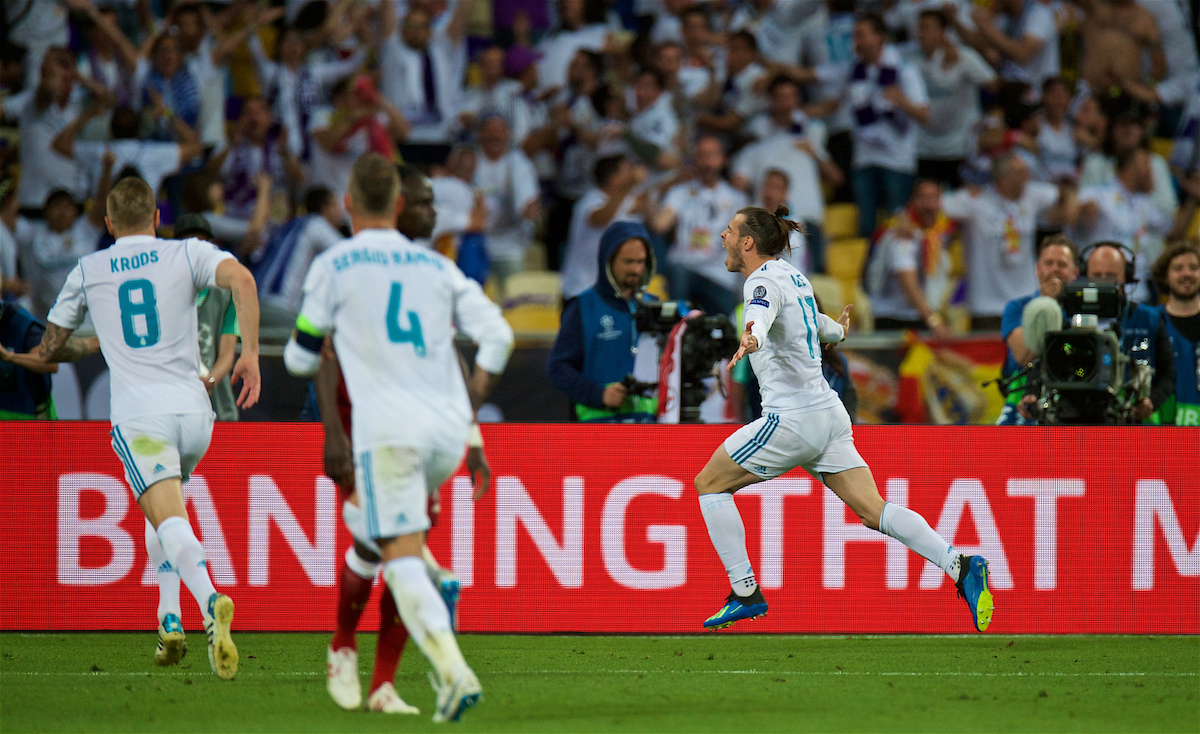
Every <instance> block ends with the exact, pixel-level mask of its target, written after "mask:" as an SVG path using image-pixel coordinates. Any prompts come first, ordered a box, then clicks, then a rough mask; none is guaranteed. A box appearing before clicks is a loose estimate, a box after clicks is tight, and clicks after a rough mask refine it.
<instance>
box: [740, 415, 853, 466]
mask: <svg viewBox="0 0 1200 734" xmlns="http://www.w3.org/2000/svg"><path fill="white" fill-rule="evenodd" d="M725 451H727V452H728V453H729V458H731V459H733V460H734V462H735V463H737V464H738V465H739V466H741V467H742V468H743V469H745V470H746V471H748V472H750V473H751V474H754V475H755V476H758V477H762V478H763V479H772V478H774V477H777V476H779V475H781V474H786V473H787V472H789V471H791V470H792V469H795V468H796V467H801V468H803V469H804V470H805V471H807V472H808V473H809V474H811V475H813V476H814V477H816V478H817V479H818V480H820V479H821V475H822V474H837V473H838V472H843V471H846V470H847V469H855V468H857V467H860V466H866V465H867V462H865V461H863V459H862V457H861V456H859V455H858V449H856V448H854V434H853V429H852V426H851V423H850V415H849V414H848V413H846V409H845V408H844V407H843V406H842V405H841V403H838V404H837V405H835V406H832V407H829V408H821V409H819V410H810V411H803V412H799V413H765V414H763V417H762V418H759V419H758V420H756V421H754V422H753V423H747V424H746V425H744V426H742V427H741V428H739V429H738V430H736V431H734V433H733V435H731V436H730V437H729V438H727V439H725Z"/></svg>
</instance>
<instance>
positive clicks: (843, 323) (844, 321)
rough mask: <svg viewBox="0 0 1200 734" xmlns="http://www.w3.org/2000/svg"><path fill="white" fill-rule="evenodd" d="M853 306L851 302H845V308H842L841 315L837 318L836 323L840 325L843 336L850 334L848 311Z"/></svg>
mask: <svg viewBox="0 0 1200 734" xmlns="http://www.w3.org/2000/svg"><path fill="white" fill-rule="evenodd" d="M853 308H854V304H853V303H847V304H846V308H845V309H843V310H842V316H841V318H839V319H838V324H840V325H841V327H842V332H843V336H848V335H849V334H850V311H851V309H853Z"/></svg>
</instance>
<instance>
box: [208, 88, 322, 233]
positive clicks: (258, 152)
mask: <svg viewBox="0 0 1200 734" xmlns="http://www.w3.org/2000/svg"><path fill="white" fill-rule="evenodd" d="M207 168H208V170H210V171H213V172H220V176H221V183H222V185H223V186H224V187H225V213H226V214H228V215H229V216H231V217H235V218H237V219H243V220H249V219H250V215H251V213H252V212H253V210H254V202H255V199H256V197H257V191H258V189H257V188H256V187H255V185H254V178H255V176H256V175H257V174H258V173H259V172H260V171H265V172H266V173H267V174H269V175H270V176H271V180H272V182H273V183H274V184H275V186H276V187H278V188H279V189H280V190H281V191H280V195H281V196H283V197H287V196H288V193H287V192H289V191H291V190H293V189H295V188H298V187H299V186H301V185H303V183H304V171H303V169H302V168H301V167H300V161H299V160H297V159H296V157H295V156H293V155H292V153H291V150H290V149H289V148H288V139H287V137H286V136H285V135H283V131H282V130H280V128H279V126H278V125H276V124H274V121H273V120H272V119H271V108H270V107H269V106H268V105H267V102H266V100H264V99H263V98H262V97H248V98H247V99H245V100H244V101H243V102H242V114H241V116H240V117H238V122H237V128H236V131H235V133H234V137H233V140H232V141H231V144H230V145H228V146H226V147H225V148H224V149H223V150H221V151H219V152H218V153H217V154H216V155H214V156H213V157H212V158H210V159H209V161H208V164H207Z"/></svg>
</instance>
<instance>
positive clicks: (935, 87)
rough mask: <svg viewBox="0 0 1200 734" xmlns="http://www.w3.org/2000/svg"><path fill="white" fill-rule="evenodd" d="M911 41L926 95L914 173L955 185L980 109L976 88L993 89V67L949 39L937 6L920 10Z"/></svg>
mask: <svg viewBox="0 0 1200 734" xmlns="http://www.w3.org/2000/svg"><path fill="white" fill-rule="evenodd" d="M916 40H917V45H916V52H915V53H914V54H913V55H912V57H911V58H912V61H913V62H914V63H915V64H916V66H917V69H918V70H919V71H920V72H921V79H922V80H924V82H925V91H926V93H927V94H928V95H929V122H928V124H926V125H924V126H922V127H921V129H920V130H918V131H917V175H918V176H920V177H922V178H930V179H933V180H935V181H938V182H941V183H943V184H946V185H948V186H950V187H957V186H959V185H960V184H961V183H962V181H961V179H960V178H959V175H958V167H959V166H961V165H962V163H963V162H964V161H965V160H966V159H967V156H968V155H970V152H971V128H972V127H974V125H975V123H976V122H978V121H979V117H980V114H981V113H980V109H979V90H980V88H981V87H987V88H988V89H989V90H991V91H995V87H996V84H995V82H996V72H994V71H992V67H990V66H988V64H987V62H986V61H984V60H983V57H981V56H980V55H979V53H978V52H977V51H975V50H974V49H972V48H967V47H964V46H960V45H958V44H957V43H956V42H955V41H954V40H953V39H952V38H950V36H949V35H948V33H947V21H946V16H945V15H944V14H943V13H942V11H941V10H940V9H938V10H922V11H921V13H920V15H919V20H918V21H917V39H916Z"/></svg>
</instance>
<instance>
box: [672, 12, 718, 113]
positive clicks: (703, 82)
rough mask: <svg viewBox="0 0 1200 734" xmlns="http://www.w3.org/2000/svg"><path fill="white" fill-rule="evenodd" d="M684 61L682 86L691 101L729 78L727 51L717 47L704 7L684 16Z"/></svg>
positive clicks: (680, 64)
mask: <svg viewBox="0 0 1200 734" xmlns="http://www.w3.org/2000/svg"><path fill="white" fill-rule="evenodd" d="M682 23H683V26H682V35H683V46H682V49H681V50H682V58H681V59H680V63H679V83H680V84H681V85H683V90H684V92H685V93H686V94H687V96H688V97H689V98H690V99H695V98H696V97H697V96H699V95H700V94H701V93H703V92H705V91H706V90H708V89H709V88H710V87H711V86H712V85H713V81H714V80H715V79H717V78H724V76H725V53H724V49H722V48H720V47H718V46H716V45H714V44H713V26H712V17H711V16H710V15H709V11H708V10H707V9H705V7H704V6H703V5H692V6H689V7H688V9H687V10H685V11H683V15H682Z"/></svg>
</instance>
